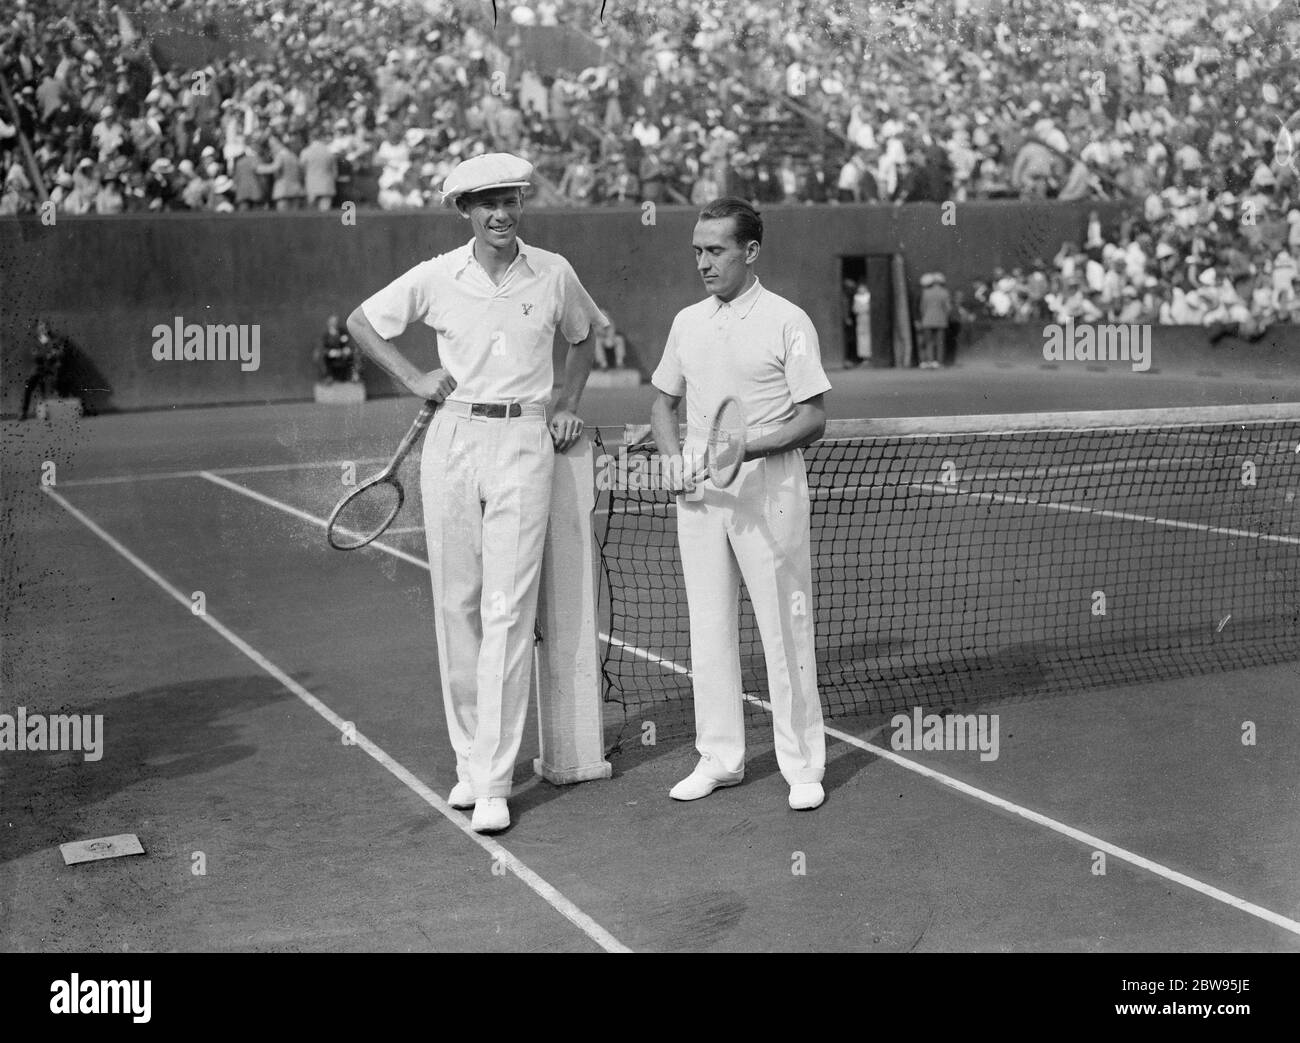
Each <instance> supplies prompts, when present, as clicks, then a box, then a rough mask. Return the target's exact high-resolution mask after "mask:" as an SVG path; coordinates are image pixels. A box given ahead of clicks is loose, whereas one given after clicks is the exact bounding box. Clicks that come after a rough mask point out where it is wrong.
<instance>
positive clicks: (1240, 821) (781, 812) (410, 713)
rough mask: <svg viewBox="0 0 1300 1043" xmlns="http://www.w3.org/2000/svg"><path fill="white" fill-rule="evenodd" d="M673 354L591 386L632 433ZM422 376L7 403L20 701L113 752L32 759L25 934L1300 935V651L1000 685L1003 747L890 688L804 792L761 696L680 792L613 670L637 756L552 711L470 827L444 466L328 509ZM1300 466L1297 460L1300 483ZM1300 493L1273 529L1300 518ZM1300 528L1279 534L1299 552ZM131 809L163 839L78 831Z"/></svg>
mask: <svg viewBox="0 0 1300 1043" xmlns="http://www.w3.org/2000/svg"><path fill="white" fill-rule="evenodd" d="M833 382H834V383H835V384H836V392H835V393H833V394H832V395H831V396H828V402H829V405H830V409H831V411H832V415H833V416H835V417H838V418H855V417H865V416H907V415H916V414H926V413H936V412H944V413H948V414H954V413H973V412H985V413H992V412H1013V411H1023V410H1027V409H1033V410H1052V409H1058V408H1068V403H1069V402H1070V401H1073V402H1077V401H1081V400H1082V401H1089V402H1103V401H1104V402H1105V403H1106V405H1107V407H1108V408H1129V407H1139V406H1141V407H1152V406H1163V405H1172V404H1179V405H1185V404H1187V402H1188V401H1193V402H1195V403H1196V404H1207V405H1208V404H1212V403H1214V402H1216V401H1219V402H1223V403H1233V402H1238V401H1242V400H1243V398H1242V389H1241V388H1239V387H1237V386H1235V385H1234V384H1232V383H1231V382H1227V381H1223V382H1219V383H1216V382H1212V381H1199V382H1197V383H1196V385H1195V386H1192V385H1188V386H1178V385H1177V383H1176V382H1174V381H1168V380H1167V381H1163V382H1161V383H1158V384H1156V383H1151V384H1146V385H1142V386H1137V385H1135V384H1134V383H1133V382H1131V381H1125V382H1123V383H1116V382H1115V378H1114V377H1113V376H1106V375H1086V376H1084V375H1081V376H1079V377H1072V379H1071V382H1070V383H1068V384H1067V383H1066V382H1064V381H1063V380H1062V378H1061V376H1060V375H1059V374H1049V373H1034V372H1022V373H1016V374H1014V375H1009V374H1008V373H1005V372H994V371H987V372H975V371H966V372H961V371H951V372H944V373H942V374H929V373H925V374H922V373H918V372H915V371H913V372H899V373H880V372H872V373H852V374H848V373H845V374H837V375H835V376H833ZM1081 385H1084V386H1081ZM647 390H648V389H645V388H643V389H642V390H640V391H636V392H626V393H614V392H597V391H592V392H589V393H588V396H587V398H586V401H585V403H584V412H585V414H586V416H587V419H588V421H589V422H590V423H596V424H601V425H606V426H607V428H608V429H609V430H611V431H612V430H614V429H616V428H618V427H620V426H621V425H622V424H623V423H625V422H627V421H637V420H641V419H643V416H644V414H645V413H646V412H647V411H648V401H649V398H648V395H647V394H646V391H647ZM1252 390H1253V392H1254V394H1255V395H1256V396H1257V398H1258V399H1263V400H1267V398H1268V397H1270V396H1272V397H1274V399H1275V400H1278V401H1286V400H1290V401H1295V400H1296V398H1297V397H1300V396H1297V395H1294V394H1293V395H1291V396H1290V397H1289V399H1288V398H1287V397H1285V396H1282V395H1281V392H1283V391H1286V390H1287V389H1285V388H1276V387H1273V388H1266V389H1264V391H1265V392H1266V393H1265V394H1261V393H1260V388H1259V387H1258V386H1256V387H1255V388H1254V389H1252ZM1067 400H1068V401H1067ZM414 408H415V403H414V402H413V400H410V399H383V400H377V401H371V402H369V403H367V404H366V405H365V407H364V408H362V409H359V410H357V409H350V408H342V407H324V406H319V405H314V404H301V405H279V406H266V407H252V406H244V407H234V408H212V409H203V410H176V411H168V412H152V413H136V414H122V415H116V416H106V417H100V418H92V419H86V420H83V421H80V422H79V423H78V424H77V425H75V426H73V427H66V428H53V427H46V426H44V425H27V426H24V427H17V426H11V427H9V429H8V431H7V433H6V437H7V439H8V440H9V444H10V446H11V448H10V451H9V452H8V453H7V454H6V458H5V475H4V478H5V486H6V494H5V495H6V501H7V504H8V509H9V511H10V515H9V520H10V529H11V536H10V543H9V546H8V547H7V551H6V569H7V572H8V573H9V576H8V579H9V587H10V590H11V591H12V592H13V596H11V597H9V598H8V599H7V608H6V624H5V645H4V655H3V670H4V688H5V693H6V703H7V704H12V705H15V706H16V705H22V706H25V707H26V708H27V709H28V710H29V711H31V712H35V711H36V710H37V709H39V710H41V711H44V712H48V713H79V714H103V716H104V751H103V756H102V759H100V760H98V761H94V762H90V761H86V760H84V759H83V758H82V756H81V755H80V754H78V753H74V752H62V753H35V752H28V753H9V754H6V755H5V757H4V758H3V760H0V771H2V772H3V776H4V784H3V795H4V796H3V807H4V823H3V825H4V837H5V843H4V845H3V856H2V857H0V893H2V894H3V895H5V896H6V898H5V901H4V904H3V909H2V911H0V935H2V936H3V947H4V948H5V949H7V950H14V951H42V952H72V951H107V952H121V951H127V950H130V951H139V950H161V951H177V950H179V951H250V950H253V951H374V950H398V951H431V950H452V951H474V950H504V951H546V952H555V951H589V950H597V949H607V950H621V949H625V948H626V949H631V950H637V951H752V950H799V951H814V950H815V951H879V952H909V951H918V952H919V951H1129V952H1131V951H1152V950H1156V951H1167V952H1189V953H1191V952H1225V951H1229V952H1230V951H1290V952H1294V951H1300V922H1297V921H1298V920H1300V881H1297V880H1296V878H1295V874H1294V871H1293V867H1294V865H1295V863H1296V858H1297V856H1298V855H1300V820H1298V819H1297V815H1296V793H1297V790H1298V787H1300V767H1298V765H1297V762H1296V759H1295V757H1294V749H1295V748H1296V746H1297V743H1300V720H1298V719H1297V715H1296V713H1295V702H1294V700H1295V692H1296V691H1297V690H1300V684H1298V682H1300V666H1298V665H1297V663H1296V662H1295V661H1293V660H1290V661H1280V662H1273V663H1271V664H1270V665H1261V666H1253V667H1251V666H1247V667H1245V668H1242V669H1235V670H1231V671H1219V672H1207V673H1197V674H1194V675H1191V676H1182V677H1174V678H1170V679H1165V680H1154V681H1144V682H1143V683H1141V684H1122V683H1121V684H1113V685H1109V686H1104V687H1093V688H1088V689H1081V690H1073V691H1063V692H1055V693H1048V694H1043V695H1040V696H1037V697H1034V698H1017V697H1008V698H1004V699H998V698H988V699H981V700H979V701H978V704H977V705H978V709H979V710H980V711H981V712H986V713H996V714H998V716H999V719H1000V738H1001V742H1000V751H999V756H998V757H997V759H995V760H982V759H981V758H980V756H979V754H978V752H975V751H966V752H938V751H935V752H925V751H918V752H901V753H900V752H896V751H895V750H893V749H892V748H891V745H890V742H889V729H888V728H887V725H886V723H885V722H883V721H882V720H881V719H879V716H878V715H877V716H876V717H875V718H873V717H872V716H871V715H870V714H865V715H859V716H850V717H848V718H846V719H844V720H842V721H841V720H836V721H832V722H831V727H832V729H833V730H832V732H831V735H832V737H833V738H832V741H831V744H830V749H829V751H828V752H829V764H828V771H827V780H826V785H827V797H828V799H827V802H826V804H825V805H824V806H823V807H822V808H821V809H819V810H817V811H816V812H814V813H806V814H796V813H793V812H791V811H790V810H789V809H788V808H787V807H786V803H785V785H784V782H783V780H782V778H781V776H780V774H779V772H778V771H777V770H776V764H775V758H774V756H773V754H772V750H771V739H770V735H769V734H768V733H767V731H766V727H767V726H766V723H765V721H764V720H763V718H762V717H761V715H760V716H758V717H756V718H755V720H754V722H753V723H754V727H753V728H752V729H751V731H750V734H749V740H750V744H751V754H750V760H749V766H748V774H747V777H746V780H745V783H744V785H742V786H740V787H737V788H734V789H728V790H724V791H719V792H718V793H717V794H715V795H713V796H712V797H710V798H709V799H707V800H704V801H700V802H697V803H694V804H689V805H681V804H675V803H673V802H672V801H670V800H669V799H668V797H667V791H668V789H669V788H670V786H671V785H672V784H673V782H675V781H676V780H677V779H679V778H680V777H682V776H683V775H684V774H685V773H686V772H687V771H689V769H690V767H691V765H692V764H693V762H694V754H693V750H692V747H691V743H690V738H689V734H686V733H679V732H676V731H674V729H665V734H664V736H662V737H660V739H659V741H657V743H656V744H655V745H653V746H646V745H642V744H641V743H640V741H638V738H639V733H638V731H637V729H636V727H635V726H634V727H633V728H631V730H629V729H628V727H627V723H628V722H627V721H626V720H624V719H623V717H622V712H623V711H622V709H621V704H618V703H612V704H610V705H609V706H607V714H606V727H607V734H608V736H609V742H608V748H609V749H610V751H611V752H610V753H609V759H610V762H611V764H612V766H613V777H612V778H611V779H609V780H607V781H598V782H589V783H584V784H580V785H575V786H567V787H556V786H552V785H550V784H549V783H546V782H544V781H541V780H540V779H537V778H536V777H535V776H534V775H533V771H532V760H533V757H534V756H536V754H537V750H536V747H535V735H536V730H535V728H532V727H530V729H529V731H528V735H529V737H530V738H529V739H528V740H526V745H525V748H524V749H523V750H522V751H521V754H520V760H519V764H518V767H517V770H516V775H515V782H516V788H515V795H514V797H513V799H512V801H511V808H512V811H513V813H514V818H515V824H514V825H513V827H512V828H511V829H510V830H509V831H508V832H507V833H505V834H503V835H502V836H500V837H498V838H496V839H485V838H482V837H479V836H476V835H474V834H472V833H471V832H470V830H469V825H468V816H467V815H465V814H463V813H461V812H455V811H451V810H450V809H448V808H447V807H446V805H445V804H444V803H443V798H444V797H445V795H446V793H447V790H448V789H449V788H450V786H451V785H452V783H453V782H454V769H453V764H452V758H451V752H450V748H449V746H448V744H447V737H446V734H445V731H444V724H443V720H442V716H443V715H442V710H441V705H440V701H439V698H438V681H437V673H436V671H437V655H436V650H435V647H434V642H433V625H432V605H431V599H430V594H429V589H428V588H429V577H428V572H427V567H426V565H425V558H426V555H425V549H424V540H423V535H422V530H421V529H420V515H419V504H418V496H413V497H410V498H409V499H408V509H407V511H405V512H404V513H403V515H402V516H401V517H400V518H399V519H398V521H397V522H396V523H395V528H394V529H393V530H390V532H389V533H388V534H386V536H385V537H384V538H383V540H382V541H381V542H382V543H383V545H384V546H383V547H376V548H371V549H368V550H364V551H359V552H355V553H351V554H341V553H338V552H336V551H332V550H330V549H329V548H328V547H327V545H326V544H325V541H324V538H323V521H324V518H325V517H326V516H327V515H328V512H329V509H330V506H331V505H332V503H333V501H334V500H335V499H336V498H337V496H338V494H339V488H340V487H339V475H340V473H341V468H342V467H343V466H344V464H345V463H347V462H352V463H356V464H357V468H358V471H359V472H360V473H362V474H364V473H366V472H367V470H369V469H373V468H377V467H378V466H379V464H380V462H381V461H382V459H383V458H385V457H386V456H387V454H388V453H389V452H390V451H391V447H392V445H394V444H395V443H396V441H397V439H398V438H399V437H400V435H401V433H402V432H403V431H404V430H405V428H406V426H407V424H408V423H409V421H410V418H411V416H412V415H413V413H414ZM46 461H50V462H52V463H53V464H54V467H55V473H56V480H55V483H54V484H53V485H52V486H51V485H46V486H45V487H44V488H42V486H41V484H40V476H41V474H42V466H43V464H44V463H45V462H46ZM1294 466H1295V467H1296V474H1295V476H1294V478H1289V477H1282V478H1280V479H1278V480H1279V481H1280V483H1281V484H1279V485H1278V486H1277V489H1279V490H1282V491H1285V489H1286V488H1294V489H1296V490H1300V457H1296V458H1295V461H1294ZM414 467H415V461H414V460H412V461H410V462H408V464H407V472H408V475H413V473H414ZM1287 483H1290V484H1289V485H1288V484H1287ZM417 487H418V482H416V481H414V479H413V477H412V478H411V480H410V481H408V489H415V488H417ZM1284 502H1286V503H1292V504H1293V506H1292V507H1291V509H1290V513H1289V514H1288V513H1286V508H1285V507H1279V508H1278V510H1279V514H1278V516H1277V517H1276V518H1275V519H1274V521H1273V526H1272V528H1271V529H1270V530H1269V531H1270V532H1271V533H1272V534H1274V535H1281V536H1291V537H1295V536H1300V518H1298V517H1297V512H1298V511H1300V507H1297V506H1295V505H1294V502H1293V501H1284ZM1171 538H1173V537H1171ZM661 549H662V548H661ZM912 549H914V548H911V547H909V546H908V545H906V543H905V540H904V545H902V546H900V553H903V554H906V553H908V552H909V551H910V550H912ZM1298 551H1300V548H1297V547H1295V546H1293V545H1291V544H1289V543H1286V542H1283V543H1275V545H1274V549H1273V553H1274V554H1276V555H1279V556H1280V557H1279V558H1278V560H1279V561H1281V562H1282V564H1283V565H1285V564H1286V562H1287V560H1288V559H1287V558H1286V557H1285V555H1290V558H1289V561H1290V563H1291V566H1292V567H1294V562H1295V559H1296V556H1297V553H1298ZM1142 557H1143V556H1142V555H1136V556H1135V557H1134V558H1133V560H1131V561H1130V562H1129V565H1130V566H1131V568H1133V569H1138V570H1140V569H1141V567H1142V564H1143V562H1142V560H1141V559H1142ZM1276 564H1277V562H1274V565H1276ZM1279 567H1280V566H1279ZM1291 575H1292V576H1294V575H1295V573H1294V572H1292V573H1291ZM1185 579H1186V578H1184V580H1185ZM1214 579H1215V577H1214V574H1213V573H1212V572H1211V573H1207V575H1206V577H1205V583H1206V584H1208V585H1210V586H1213V584H1214ZM1180 582H1183V581H1180ZM1186 585H1187V589H1190V588H1191V585H1192V584H1190V581H1188V582H1187V584H1186ZM1181 589H1183V588H1181V587H1180V590H1181ZM196 593H201V595H202V598H201V602H202V608H203V611H202V614H197V613H196V611H195V606H196V597H195V595H196ZM1185 593H1186V591H1185V590H1184V594H1185ZM664 611H667V606H665V608H664ZM605 622H608V618H606V619H605ZM678 626H679V622H678V620H676V619H673V620H669V621H666V622H665V626H664V627H663V628H662V629H661V630H660V631H658V632H659V633H668V632H670V631H672V630H674V629H676V628H677V627H678ZM653 637H654V632H650V631H647V632H646V633H645V634H641V635H638V639H639V640H643V641H645V642H646V643H649V641H650V640H651V639H653ZM638 647H641V646H640V645H638ZM644 650H645V651H648V652H652V653H655V654H658V655H659V656H660V657H661V658H665V659H670V660H671V661H672V662H674V663H676V662H677V660H675V659H672V658H671V656H669V655H668V653H667V652H666V651H665V650H664V648H662V647H661V648H645V649H644ZM677 665H679V666H682V665H683V664H680V663H678V664H677ZM685 665H686V666H688V664H685ZM669 672H673V671H671V669H670V670H669ZM678 676H679V677H680V675H678ZM759 694H760V695H761V693H759ZM6 710H7V712H11V711H8V707H6ZM1244 722H1251V724H1252V725H1253V731H1254V736H1255V742H1254V743H1253V744H1245V743H1243V740H1242V735H1243V724H1244ZM634 724H635V722H634ZM117 833H135V834H136V835H138V836H139V838H140V840H141V843H142V845H143V847H144V849H145V854H144V855H142V856H132V857H125V858H117V859H110V860H105V861H101V862H94V863H88V864H83V865H78V866H71V867H70V866H65V865H64V864H63V861H62V859H61V858H60V857H59V852H58V846H59V845H60V844H61V843H65V842H68V841H72V840H78V839H85V838H89V837H99V836H107V835H112V834H117ZM196 854H200V855H201V858H198V859H197V860H196ZM1103 856H1104V873H1102V872H1099V866H1100V865H1101V863H1102V860H1103ZM198 863H201V864H202V868H203V869H204V872H203V873H202V875H196V873H195V872H194V867H195V865H196V864H198Z"/></svg>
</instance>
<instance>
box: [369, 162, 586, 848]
mask: <svg viewBox="0 0 1300 1043" xmlns="http://www.w3.org/2000/svg"><path fill="white" fill-rule="evenodd" d="M532 171H533V168H532V164H531V163H529V162H527V161H526V160H523V159H520V158H518V157H516V156H512V155H508V154H506V153H489V154H487V155H482V156H476V157H474V158H473V159H468V160H466V161H465V162H463V163H461V164H460V165H459V166H457V167H456V168H455V169H454V170H453V171H452V172H451V173H450V174H448V175H447V179H446V181H445V182H444V183H443V189H442V191H443V199H444V201H449V202H451V203H453V204H454V205H455V207H456V209H457V210H458V211H459V212H460V214H461V216H462V217H464V218H465V219H466V220H468V221H469V223H470V225H471V227H472V228H473V230H474V237H473V239H471V240H470V241H469V242H468V243H466V244H465V245H464V246H462V247H460V248H459V249H456V250H452V251H450V252H448V253H445V254H441V255H439V256H437V257H434V258H432V259H431V260H428V261H424V262H423V263H421V264H418V265H416V266H415V267H414V268H412V269H411V270H410V271H408V272H407V273H406V274H405V275H402V276H400V277H399V278H398V279H397V280H395V281H394V282H392V283H391V284H389V285H388V286H387V287H385V288H384V289H382V290H380V291H379V292H378V293H376V294H375V295H374V296H372V297H370V298H368V299H367V300H366V301H365V302H364V303H363V304H362V305H361V306H360V307H359V308H357V309H356V310H355V311H354V312H353V313H352V315H351V316H350V317H349V319H348V329H349V330H350V331H351V332H352V336H353V338H354V339H355V340H356V342H357V344H358V345H360V347H361V348H362V350H363V351H365V352H366V354H367V355H369V356H371V357H372V358H374V359H375V360H376V361H377V362H378V363H379V364H380V365H381V366H382V367H383V368H384V369H385V370H387V371H388V372H389V373H391V374H392V375H393V376H394V377H396V378H397V379H398V380H400V381H401V382H402V383H403V384H404V385H405V386H406V387H407V388H408V389H410V391H411V393H412V394H415V395H419V396H420V397H421V398H425V399H432V400H433V401H435V402H440V403H442V405H441V408H440V409H439V410H438V412H437V414H436V415H435V416H434V418H433V421H432V423H431V424H430V426H429V430H428V433H427V434H426V436H425V443H424V453H423V456H422V460H421V470H420V481H421V490H422V494H423V501H424V523H425V531H426V537H427V540H428V549H429V566H430V572H431V573H432V577H433V600H434V621H435V625H436V633H437V642H438V660H439V665H440V672H441V675H442V696H443V703H444V707H445V709H446V714H447V730H448V732H449V734H450V736H451V744H452V747H453V749H454V750H455V753H456V777H457V780H458V781H457V783H456V786H455V787H454V788H453V789H452V791H451V794H450V796H449V797H448V802H449V803H450V804H451V805H452V806H453V807H456V808H468V807H471V806H472V807H473V808H474V818H473V827H474V829H475V830H477V831H478V832H480V833H494V832H498V831H500V830H503V829H505V828H507V827H508V826H509V825H510V811H509V807H508V805H507V802H506V799H507V798H508V797H509V795H510V785H511V776H512V774H513V772H514V766H515V758H516V756H517V755H518V752H519V745H520V742H521V739H522V736H523V728H524V718H525V716H526V714H527V710H528V694H529V678H530V672H531V667H532V655H533V622H534V619H535V617H536V611H537V587H538V578H539V575H540V568H541V558H542V545H543V542H544V540H545V536H546V525H547V520H548V517H549V514H550V500H551V475H552V471H553V468H554V462H555V461H554V454H555V453H556V452H563V451H564V450H566V449H568V448H569V447H570V446H572V445H573V444H574V443H575V442H576V441H577V440H578V438H579V436H580V435H581V433H582V428H583V425H582V421H581V420H580V419H579V418H578V416H577V413H576V410H577V408H578V401H579V399H580V398H581V396H582V390H583V387H584V386H585V385H586V382H587V375H588V374H589V373H590V372H591V364H592V359H593V357H594V351H593V343H592V332H593V328H595V329H603V328H604V326H605V325H606V319H605V316H604V315H603V314H602V313H601V311H600V309H599V308H597V307H596V305H595V303H594V302H593V301H592V299H591V297H590V296H589V295H588V294H587V291H586V290H585V289H584V288H583V286H582V283H581V282H579V280H578V276H577V275H576V274H575V273H574V271H573V268H572V266H571V265H570V264H569V262H568V261H566V260H565V259H564V258H563V257H561V256H560V255H559V254H555V253H550V252H548V251H546V250H539V249H538V248H537V247H535V246H529V245H527V244H526V243H525V242H524V241H523V240H522V239H520V238H519V235H518V228H519V220H520V217H521V215H522V212H523V193H522V188H523V187H524V186H525V185H527V184H528V183H529V179H530V178H531V176H532ZM415 322H421V323H424V324H425V325H426V326H430V327H432V328H433V329H435V330H436V331H437V333H438V357H439V361H440V363H441V367H442V368H440V369H436V370H433V371H432V372H429V373H423V372H421V371H420V370H419V369H417V368H416V367H415V366H414V365H413V364H412V363H411V362H410V361H408V360H407V359H406V358H405V357H404V356H403V355H402V354H401V352H399V351H398V350H397V348H396V347H395V346H394V345H393V343H392V340H393V338H394V337H397V336H398V335H399V334H400V333H401V332H402V331H403V330H405V329H406V328H407V326H409V325H410V324H411V323H415ZM557 327H558V329H559V330H560V332H561V334H562V335H563V336H564V338H565V339H566V340H567V341H568V342H569V344H570V347H569V352H568V356H567V358H566V360H565V369H564V384H563V388H562V390H561V393H560V396H559V399H558V400H557V401H556V402H555V409H554V412H553V413H552V415H551V418H550V422H549V425H548V423H547V419H546V412H547V406H548V404H549V403H550V398H551V387H552V383H553V372H552V371H553V366H552V363H551V343H552V339H553V336H554V333H555V330H556V328H557Z"/></svg>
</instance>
